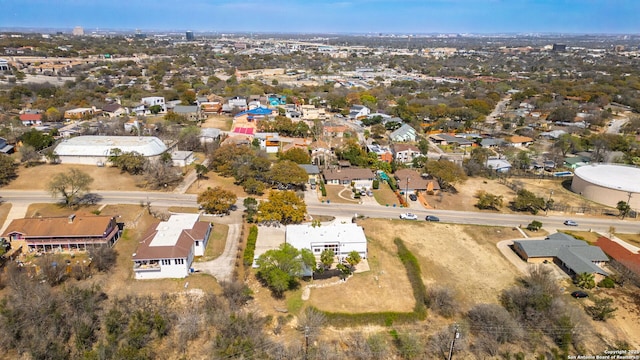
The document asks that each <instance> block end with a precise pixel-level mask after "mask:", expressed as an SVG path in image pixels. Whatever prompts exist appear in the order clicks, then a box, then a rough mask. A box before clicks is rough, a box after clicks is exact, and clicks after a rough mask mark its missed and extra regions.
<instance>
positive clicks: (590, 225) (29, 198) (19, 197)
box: [0, 190, 640, 233]
mask: <svg viewBox="0 0 640 360" xmlns="http://www.w3.org/2000/svg"><path fill="white" fill-rule="evenodd" d="M94 194H96V195H98V196H99V201H98V202H99V203H101V204H141V203H146V202H147V201H148V202H151V205H152V206H185V207H196V206H198V204H197V203H196V195H193V194H175V193H163V192H144V191H96V192H94ZM0 196H2V199H1V200H2V201H6V202H10V203H15V204H20V205H23V206H24V205H28V204H30V203H43V202H56V201H59V199H55V198H52V197H51V195H50V194H49V193H47V192H46V191H18V190H8V191H2V193H1V194H0ZM242 200H243V199H239V200H238V203H239V209H238V210H239V211H241V210H242V206H241V205H242ZM307 211H308V212H309V213H310V214H316V215H329V216H340V217H351V216H353V215H354V214H358V215H363V216H366V217H371V218H387V219H398V218H399V216H400V214H401V213H404V212H412V213H414V214H416V215H418V218H419V219H420V220H422V221H424V218H425V216H426V215H435V216H437V217H439V218H440V221H442V222H448V223H456V224H477V225H494V226H510V227H513V226H519V225H522V226H527V224H529V223H530V222H531V221H532V220H538V221H540V222H542V224H543V226H544V227H545V228H548V229H576V230H590V229H591V230H594V231H598V232H603V233H606V232H608V231H609V227H610V226H613V227H615V229H616V231H617V232H621V233H638V232H640V223H638V222H637V221H635V220H629V219H627V220H624V221H622V220H620V219H618V218H616V217H610V218H595V217H587V216H578V215H563V216H558V215H554V216H545V215H544V214H543V213H542V214H540V215H530V214H499V213H494V212H473V211H453V210H424V209H422V208H404V209H403V208H394V207H385V206H372V205H371V204H370V203H367V204H365V205H360V204H326V203H324V204H318V203H308V204H307ZM567 219H571V220H574V221H576V222H577V223H578V226H576V227H569V226H565V225H564V224H563V222H564V221H565V220H567Z"/></svg>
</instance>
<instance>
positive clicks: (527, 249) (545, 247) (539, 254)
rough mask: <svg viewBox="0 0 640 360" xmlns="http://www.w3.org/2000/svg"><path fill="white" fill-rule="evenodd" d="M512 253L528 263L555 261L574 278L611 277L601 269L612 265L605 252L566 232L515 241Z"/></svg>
mask: <svg viewBox="0 0 640 360" xmlns="http://www.w3.org/2000/svg"><path fill="white" fill-rule="evenodd" d="M513 250H514V251H515V252H516V254H518V255H519V256H520V257H521V258H522V259H523V260H525V261H526V262H529V263H541V262H545V261H547V262H555V263H556V264H558V265H559V266H560V267H561V268H562V269H563V270H564V271H566V272H567V273H568V274H569V275H571V276H574V275H577V274H581V273H589V274H594V275H595V276H596V281H598V280H599V279H602V278H603V277H605V276H607V275H608V273H607V271H605V270H604V269H602V268H601V267H600V266H601V265H603V264H605V263H607V262H609V257H607V255H606V254H605V253H604V251H602V249H600V248H599V247H597V246H592V245H589V244H588V243H586V242H584V241H582V240H578V239H576V238H574V237H573V236H571V235H567V234H565V233H555V234H551V235H549V236H548V237H547V238H546V239H545V240H518V241H514V242H513Z"/></svg>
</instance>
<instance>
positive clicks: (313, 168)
mask: <svg viewBox="0 0 640 360" xmlns="http://www.w3.org/2000/svg"><path fill="white" fill-rule="evenodd" d="M298 166H299V167H301V168H303V169H304V171H305V172H306V173H307V176H308V177H309V179H308V182H309V184H312V185H315V183H316V182H317V181H318V175H320V169H319V168H318V166H317V165H312V164H298Z"/></svg>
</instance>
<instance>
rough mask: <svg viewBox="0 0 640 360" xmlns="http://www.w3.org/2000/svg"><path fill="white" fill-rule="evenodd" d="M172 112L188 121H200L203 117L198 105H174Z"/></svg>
mask: <svg viewBox="0 0 640 360" xmlns="http://www.w3.org/2000/svg"><path fill="white" fill-rule="evenodd" d="M173 112H174V113H176V114H178V115H182V116H184V117H186V118H187V120H189V121H200V120H202V119H203V118H204V117H205V116H204V112H203V111H202V109H201V108H200V107H199V106H198V105H176V106H174V107H173Z"/></svg>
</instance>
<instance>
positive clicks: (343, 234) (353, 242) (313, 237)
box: [285, 222, 368, 261]
mask: <svg viewBox="0 0 640 360" xmlns="http://www.w3.org/2000/svg"><path fill="white" fill-rule="evenodd" d="M285 239H286V243H287V244H291V245H292V246H293V247H295V248H296V249H298V250H302V249H309V250H311V252H312V253H313V254H314V255H315V256H316V257H319V256H320V254H321V253H322V251H323V250H325V249H330V250H333V252H334V254H335V255H336V256H337V257H338V259H339V260H340V261H342V260H344V259H345V258H346V257H347V256H349V253H350V252H352V251H357V252H358V254H360V257H361V258H362V259H366V258H367V256H368V253H367V238H366V236H365V235H364V229H363V228H362V227H360V226H358V225H357V224H353V223H337V222H333V223H331V224H328V225H324V224H322V225H321V226H313V225H311V224H302V225H288V226H287V229H286V234H285Z"/></svg>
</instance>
